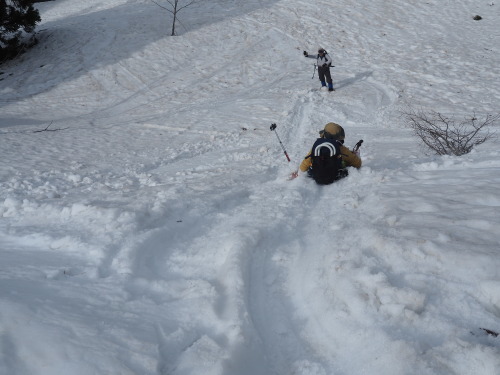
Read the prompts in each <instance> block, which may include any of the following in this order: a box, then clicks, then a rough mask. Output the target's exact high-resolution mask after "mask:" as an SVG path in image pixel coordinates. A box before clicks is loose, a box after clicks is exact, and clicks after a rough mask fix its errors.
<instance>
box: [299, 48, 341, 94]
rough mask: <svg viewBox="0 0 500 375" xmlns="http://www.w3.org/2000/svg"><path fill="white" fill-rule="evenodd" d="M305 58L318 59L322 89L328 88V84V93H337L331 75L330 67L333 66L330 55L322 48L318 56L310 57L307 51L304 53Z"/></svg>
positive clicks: (317, 64)
mask: <svg viewBox="0 0 500 375" xmlns="http://www.w3.org/2000/svg"><path fill="white" fill-rule="evenodd" d="M304 56H305V57H309V58H310V59H316V66H317V67H318V76H319V80H320V82H321V87H326V83H328V91H335V89H334V88H333V82H332V75H331V73H330V67H331V66H332V58H331V57H330V55H328V53H326V51H325V50H324V49H323V48H320V49H318V54H317V55H309V54H308V53H307V51H304Z"/></svg>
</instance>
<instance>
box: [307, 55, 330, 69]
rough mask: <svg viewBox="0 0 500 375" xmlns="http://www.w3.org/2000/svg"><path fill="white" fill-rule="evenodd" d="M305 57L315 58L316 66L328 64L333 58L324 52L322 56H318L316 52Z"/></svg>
mask: <svg viewBox="0 0 500 375" xmlns="http://www.w3.org/2000/svg"><path fill="white" fill-rule="evenodd" d="M306 57H309V58H310V59H316V64H318V67H320V66H323V64H326V65H328V66H330V65H331V64H332V63H333V60H332V58H331V57H330V55H329V54H328V53H325V54H324V56H320V55H319V53H318V54H316V55H307V56H306Z"/></svg>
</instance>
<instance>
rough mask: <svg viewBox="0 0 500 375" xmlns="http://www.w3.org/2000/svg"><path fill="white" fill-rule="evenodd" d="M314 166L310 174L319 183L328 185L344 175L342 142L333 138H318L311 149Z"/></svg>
mask: <svg viewBox="0 0 500 375" xmlns="http://www.w3.org/2000/svg"><path fill="white" fill-rule="evenodd" d="M310 157H311V160H312V167H311V169H310V171H309V175H310V176H311V177H312V178H313V179H314V181H316V183H318V184H319V185H328V184H331V183H332V182H334V181H335V180H338V179H339V178H341V177H343V176H342V173H341V170H342V157H341V155H340V143H339V142H338V141H336V140H333V139H325V138H318V139H317V140H316V142H315V143H314V145H313V147H312V150H311V155H310Z"/></svg>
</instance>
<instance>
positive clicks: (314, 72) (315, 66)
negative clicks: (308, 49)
mask: <svg viewBox="0 0 500 375" xmlns="http://www.w3.org/2000/svg"><path fill="white" fill-rule="evenodd" d="M316 68H317V65H316V64H314V71H313V76H312V77H311V79H313V78H314V75H315V74H316Z"/></svg>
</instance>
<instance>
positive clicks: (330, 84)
mask: <svg viewBox="0 0 500 375" xmlns="http://www.w3.org/2000/svg"><path fill="white" fill-rule="evenodd" d="M328 91H335V89H334V88H333V83H329V84H328Z"/></svg>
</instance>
